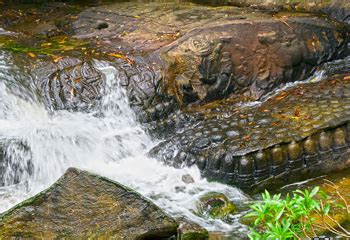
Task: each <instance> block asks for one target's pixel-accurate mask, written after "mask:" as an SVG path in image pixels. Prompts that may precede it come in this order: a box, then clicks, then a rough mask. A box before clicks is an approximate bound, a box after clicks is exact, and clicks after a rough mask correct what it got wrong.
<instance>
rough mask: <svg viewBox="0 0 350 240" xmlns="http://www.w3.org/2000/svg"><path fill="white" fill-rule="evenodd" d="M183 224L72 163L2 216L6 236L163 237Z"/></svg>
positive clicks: (1, 232) (1, 226) (2, 231)
mask: <svg viewBox="0 0 350 240" xmlns="http://www.w3.org/2000/svg"><path fill="white" fill-rule="evenodd" d="M177 226H178V225H177V223H176V222H175V220H173V219H172V218H171V217H169V216H168V215H167V214H165V213H164V212H163V211H162V210H160V209H159V208H158V207H157V206H156V205H155V204H153V203H152V202H150V201H148V200H146V199H145V198H143V197H142V196H141V195H140V194H138V193H137V192H135V191H133V190H131V189H129V188H127V187H125V186H123V185H121V184H119V183H116V182H113V181H111V180H108V179H106V178H103V177H100V176H97V175H93V174H90V173H88V172H84V171H81V170H78V169H74V168H70V169H68V170H67V172H66V173H65V174H64V175H63V176H62V177H61V178H60V179H59V180H58V181H57V182H56V183H55V184H54V185H52V186H51V187H50V188H49V189H47V190H45V191H43V192H41V193H39V194H38V195H36V196H34V197H33V198H30V199H28V200H26V201H24V202H22V203H20V204H19V205H17V206H15V207H14V208H12V209H10V210H9V211H7V212H5V213H3V214H2V215H0V239H10V238H21V239H22V238H30V239H54V238H55V239H57V238H68V239H84V238H85V239H87V238H102V239H149V238H152V239H162V238H167V237H170V236H173V235H176V231H177Z"/></svg>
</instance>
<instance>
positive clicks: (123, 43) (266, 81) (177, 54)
mask: <svg viewBox="0 0 350 240" xmlns="http://www.w3.org/2000/svg"><path fill="white" fill-rule="evenodd" d="M73 30H74V32H75V35H74V36H75V37H76V38H81V39H91V40H92V41H95V42H96V45H97V46H100V48H101V49H104V50H105V51H110V50H111V49H115V50H116V51H117V52H118V54H115V55H116V56H120V57H122V58H123V59H125V58H126V57H125V56H123V55H121V53H124V54H125V55H127V59H129V61H127V63H126V65H134V67H128V69H126V72H128V71H133V70H134V69H135V68H136V69H137V66H141V68H140V69H141V70H143V72H145V73H146V74H147V75H146V76H147V78H145V77H143V76H141V74H140V73H137V75H136V77H135V74H132V76H133V77H132V78H131V77H129V76H128V74H126V76H127V78H126V80H123V81H124V82H126V83H127V84H126V87H127V89H128V91H129V92H132V98H134V99H142V101H141V102H142V103H149V102H152V104H151V105H149V104H148V105H147V104H146V106H145V108H147V109H148V110H149V111H150V112H152V110H150V108H151V107H153V108H155V107H156V105H157V104H159V103H160V101H159V99H161V101H163V100H164V98H157V96H159V95H161V94H163V95H166V96H168V97H169V98H173V99H175V100H176V102H177V103H178V104H179V105H188V104H189V103H193V102H196V103H203V102H210V101H212V100H216V99H223V98H226V97H239V96H242V95H244V96H245V97H248V98H251V99H259V98H260V97H261V96H263V95H265V94H266V93H268V92H270V91H272V90H273V89H275V88H276V87H278V86H281V85H282V84H285V83H288V82H294V81H298V80H301V79H305V78H306V77H308V76H310V75H311V74H312V73H313V71H314V70H315V67H316V66H318V65H320V64H322V63H324V62H326V61H330V60H333V59H337V58H341V57H343V56H345V55H346V54H347V51H348V50H347V43H348V42H349V31H348V29H347V28H346V27H345V25H343V24H341V23H339V22H336V21H333V20H330V19H327V18H326V17H324V16H319V15H315V14H311V13H304V14H293V13H283V14H282V13H281V14H276V15H271V14H267V13H261V12H258V13H257V12H253V11H249V10H246V9H242V8H236V7H229V6H225V7H208V6H201V5H189V4H174V3H165V4H159V3H153V4H141V5H138V4H132V3H123V4H120V3H118V4H112V5H108V6H98V7H93V8H88V9H86V10H84V11H82V12H81V13H80V14H79V15H78V17H77V20H76V21H75V22H73ZM119 61H120V60H119ZM130 62H131V63H132V64H130ZM140 63H141V64H140ZM135 66H136V67H135ZM145 66H146V67H145ZM124 69H125V68H124ZM149 86H152V87H151V88H150V87H149ZM155 89H156V90H155ZM145 98H147V99H149V100H148V101H146V100H145ZM154 99H158V101H154ZM141 105H142V104H141ZM158 108H160V109H162V110H163V109H164V106H158ZM153 112H154V110H153ZM158 115H159V114H158Z"/></svg>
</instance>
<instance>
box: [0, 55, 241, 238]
mask: <svg viewBox="0 0 350 240" xmlns="http://www.w3.org/2000/svg"><path fill="white" fill-rule="evenodd" d="M95 65H96V66H97V67H98V68H99V69H100V70H101V71H102V72H103V74H104V75H105V77H106V81H107V94H106V95H105V97H104V98H103V99H102V104H101V106H99V107H98V109H96V110H95V111H91V112H89V113H84V112H69V111H57V112H54V113H49V112H48V111H47V110H46V109H45V107H44V105H43V104H42V103H41V102H40V101H39V100H38V98H37V97H36V95H35V93H34V92H33V90H31V88H30V87H29V86H30V84H29V83H30V82H31V81H32V79H31V78H33V77H34V76H30V74H28V73H27V72H26V71H23V69H21V68H19V67H17V66H15V64H14V63H13V61H12V57H11V55H10V54H9V53H7V52H0V144H1V145H3V149H4V153H5V156H6V161H5V162H8V164H7V165H6V166H4V167H5V187H1V188H0V212H3V211H5V210H7V209H9V208H11V207H12V206H14V205H15V204H17V203H19V202H21V201H23V200H24V199H26V198H28V197H30V196H33V195H34V194H36V193H38V192H40V191H42V190H43V189H45V188H47V187H49V186H50V185H51V184H52V183H53V182H55V181H56V180H57V179H58V178H59V177H60V176H61V175H62V174H63V173H64V172H65V171H66V169H67V168H69V167H77V168H80V169H84V170H88V171H91V172H94V173H97V174H100V175H103V176H106V177H109V178H111V179H113V180H115V181H118V182H120V183H123V184H125V185H127V186H129V187H131V188H134V189H135V190H137V191H139V192H140V193H141V194H143V195H144V196H146V197H148V198H150V199H152V200H153V201H154V202H155V203H156V204H157V205H158V206H160V207H161V208H162V209H163V210H165V211H166V212H168V213H170V214H172V215H177V216H186V217H188V218H190V219H192V220H193V221H195V222H197V223H199V224H201V225H202V226H204V227H206V228H207V229H208V230H220V231H232V230H234V229H235V228H236V230H239V231H244V229H243V228H242V226H241V225H240V224H238V223H236V224H235V223H233V224H226V223H224V222H222V221H220V220H208V219H202V218H200V217H198V216H196V215H195V214H193V210H194V209H195V205H196V201H197V199H198V198H199V197H200V196H202V195H203V194H205V193H207V192H210V191H216V192H222V193H225V194H226V195H227V196H228V197H229V198H230V199H232V200H234V201H238V202H242V201H245V200H247V198H246V196H245V195H244V194H242V193H241V192H240V191H239V190H238V189H236V188H233V187H229V186H225V185H222V184H218V183H210V182H207V181H206V180H205V179H201V178H200V173H199V170H198V169H197V168H195V167H193V168H184V169H174V168H172V167H167V166H164V165H162V164H161V163H159V162H158V161H157V160H156V159H151V158H148V157H146V153H147V151H148V150H149V149H150V148H151V147H152V146H154V145H155V144H156V142H157V140H155V139H151V138H150V136H149V135H147V133H146V132H145V130H144V129H143V127H142V126H141V125H140V124H139V123H138V122H137V121H136V120H135V119H136V118H135V115H134V113H133V111H132V110H131V109H130V107H129V104H128V99H127V96H126V94H125V92H124V90H123V89H122V88H121V87H119V85H118V81H117V80H118V79H117V77H116V70H115V69H114V68H113V67H111V66H108V64H106V63H103V62H97V61H96V62H95ZM184 174H190V175H191V176H192V177H193V178H194V180H195V182H194V183H192V184H185V183H184V182H182V180H181V178H182V176H183V175H184ZM18 176H19V177H18ZM178 186H179V187H183V188H184V190H183V191H180V192H177V191H176V190H175V187H178ZM237 221H238V220H237Z"/></svg>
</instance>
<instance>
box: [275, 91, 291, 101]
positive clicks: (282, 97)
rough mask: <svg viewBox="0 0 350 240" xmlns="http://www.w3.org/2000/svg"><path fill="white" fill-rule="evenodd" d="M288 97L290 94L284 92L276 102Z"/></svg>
mask: <svg viewBox="0 0 350 240" xmlns="http://www.w3.org/2000/svg"><path fill="white" fill-rule="evenodd" d="M288 95H289V93H288V92H286V91H283V92H282V93H281V94H280V95H278V96H277V97H276V100H277V101H280V100H282V99H284V98H286V97H287V96H288Z"/></svg>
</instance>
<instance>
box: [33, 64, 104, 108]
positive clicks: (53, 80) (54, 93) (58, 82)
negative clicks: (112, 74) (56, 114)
mask: <svg viewBox="0 0 350 240" xmlns="http://www.w3.org/2000/svg"><path fill="white" fill-rule="evenodd" d="M35 74H36V78H35V85H36V87H37V89H38V91H39V93H40V95H42V96H43V98H44V102H45V105H46V106H47V108H48V109H50V110H60V109H80V108H86V107H88V106H89V105H91V104H92V103H93V102H94V101H95V100H97V99H99V98H100V97H101V94H102V92H103V87H104V78H103V75H102V73H101V72H100V71H99V70H97V69H96V68H95V67H94V66H93V65H92V64H91V63H88V62H82V61H80V60H78V59H74V58H65V59H62V60H60V61H59V62H58V63H56V64H54V63H50V64H47V63H45V65H43V66H41V67H39V68H38V69H36V70H35Z"/></svg>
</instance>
